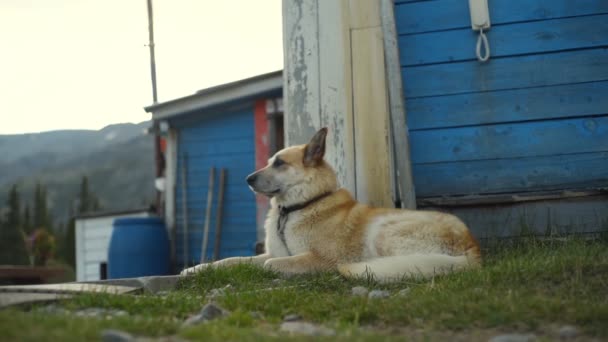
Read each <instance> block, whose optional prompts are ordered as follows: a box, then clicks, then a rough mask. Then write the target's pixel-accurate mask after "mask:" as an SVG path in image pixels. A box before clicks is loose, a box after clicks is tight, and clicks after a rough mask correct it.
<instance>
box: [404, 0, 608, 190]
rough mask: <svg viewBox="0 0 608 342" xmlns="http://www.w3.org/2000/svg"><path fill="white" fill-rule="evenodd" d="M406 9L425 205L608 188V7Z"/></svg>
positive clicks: (551, 0) (417, 167) (539, 4)
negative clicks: (472, 11)
mask: <svg viewBox="0 0 608 342" xmlns="http://www.w3.org/2000/svg"><path fill="white" fill-rule="evenodd" d="M488 2H489V7H490V17H491V21H492V28H491V29H490V31H488V32H487V36H488V40H489V42H490V48H491V52H492V57H491V59H490V61H488V62H487V63H480V62H478V61H477V59H476V57H475V43H476V40H477V33H476V32H474V31H473V30H471V27H470V16H469V8H468V1H466V0H423V1H420V0H418V1H412V0H409V1H408V0H401V1H400V0H397V1H395V17H396V24H397V31H398V34H399V37H398V38H399V50H400V61H401V65H402V77H403V82H404V92H405V94H404V95H405V101H406V110H407V116H408V125H409V129H410V139H411V149H412V151H411V152H412V163H413V170H414V183H415V187H416V195H417V196H418V197H433V196H442V195H464V194H489V193H509V192H524V191H539V190H556V189H571V188H593V187H601V186H603V187H606V186H608V1H607V0H489V1H488Z"/></svg>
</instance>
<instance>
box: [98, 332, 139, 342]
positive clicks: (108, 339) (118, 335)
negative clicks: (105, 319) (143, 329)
mask: <svg viewBox="0 0 608 342" xmlns="http://www.w3.org/2000/svg"><path fill="white" fill-rule="evenodd" d="M101 341H102V342H132V341H135V338H134V337H133V336H132V335H131V334H129V333H128V332H125V331H120V330H112V329H106V330H103V331H102V332H101Z"/></svg>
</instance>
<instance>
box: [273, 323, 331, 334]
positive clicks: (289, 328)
mask: <svg viewBox="0 0 608 342" xmlns="http://www.w3.org/2000/svg"><path fill="white" fill-rule="evenodd" d="M281 331H283V332H287V333H290V334H301V335H308V336H333V335H335V334H336V332H335V330H333V329H329V328H326V327H323V326H320V325H316V324H312V323H308V322H283V323H282V324H281Z"/></svg>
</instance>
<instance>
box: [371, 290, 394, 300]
mask: <svg viewBox="0 0 608 342" xmlns="http://www.w3.org/2000/svg"><path fill="white" fill-rule="evenodd" d="M390 295H391V293H390V292H388V291H385V290H372V291H370V292H369V294H368V295H367V297H368V298H369V299H376V298H386V297H388V296H390Z"/></svg>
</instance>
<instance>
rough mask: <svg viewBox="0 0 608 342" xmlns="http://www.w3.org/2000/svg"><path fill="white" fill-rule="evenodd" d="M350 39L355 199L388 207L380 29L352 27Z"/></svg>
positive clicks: (384, 80)
mask: <svg viewBox="0 0 608 342" xmlns="http://www.w3.org/2000/svg"><path fill="white" fill-rule="evenodd" d="M351 38H352V66H353V110H354V121H355V168H356V174H357V179H356V186H357V199H358V200H359V201H361V202H363V203H369V204H372V205H375V206H384V207H391V206H393V203H392V200H391V196H390V189H391V179H390V172H389V165H390V160H389V139H388V137H389V132H388V129H389V127H388V111H389V109H388V103H387V102H388V94H387V89H386V78H385V66H384V53H383V52H384V48H383V38H382V29H381V28H380V27H371V28H366V29H359V30H353V31H352V32H351Z"/></svg>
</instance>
